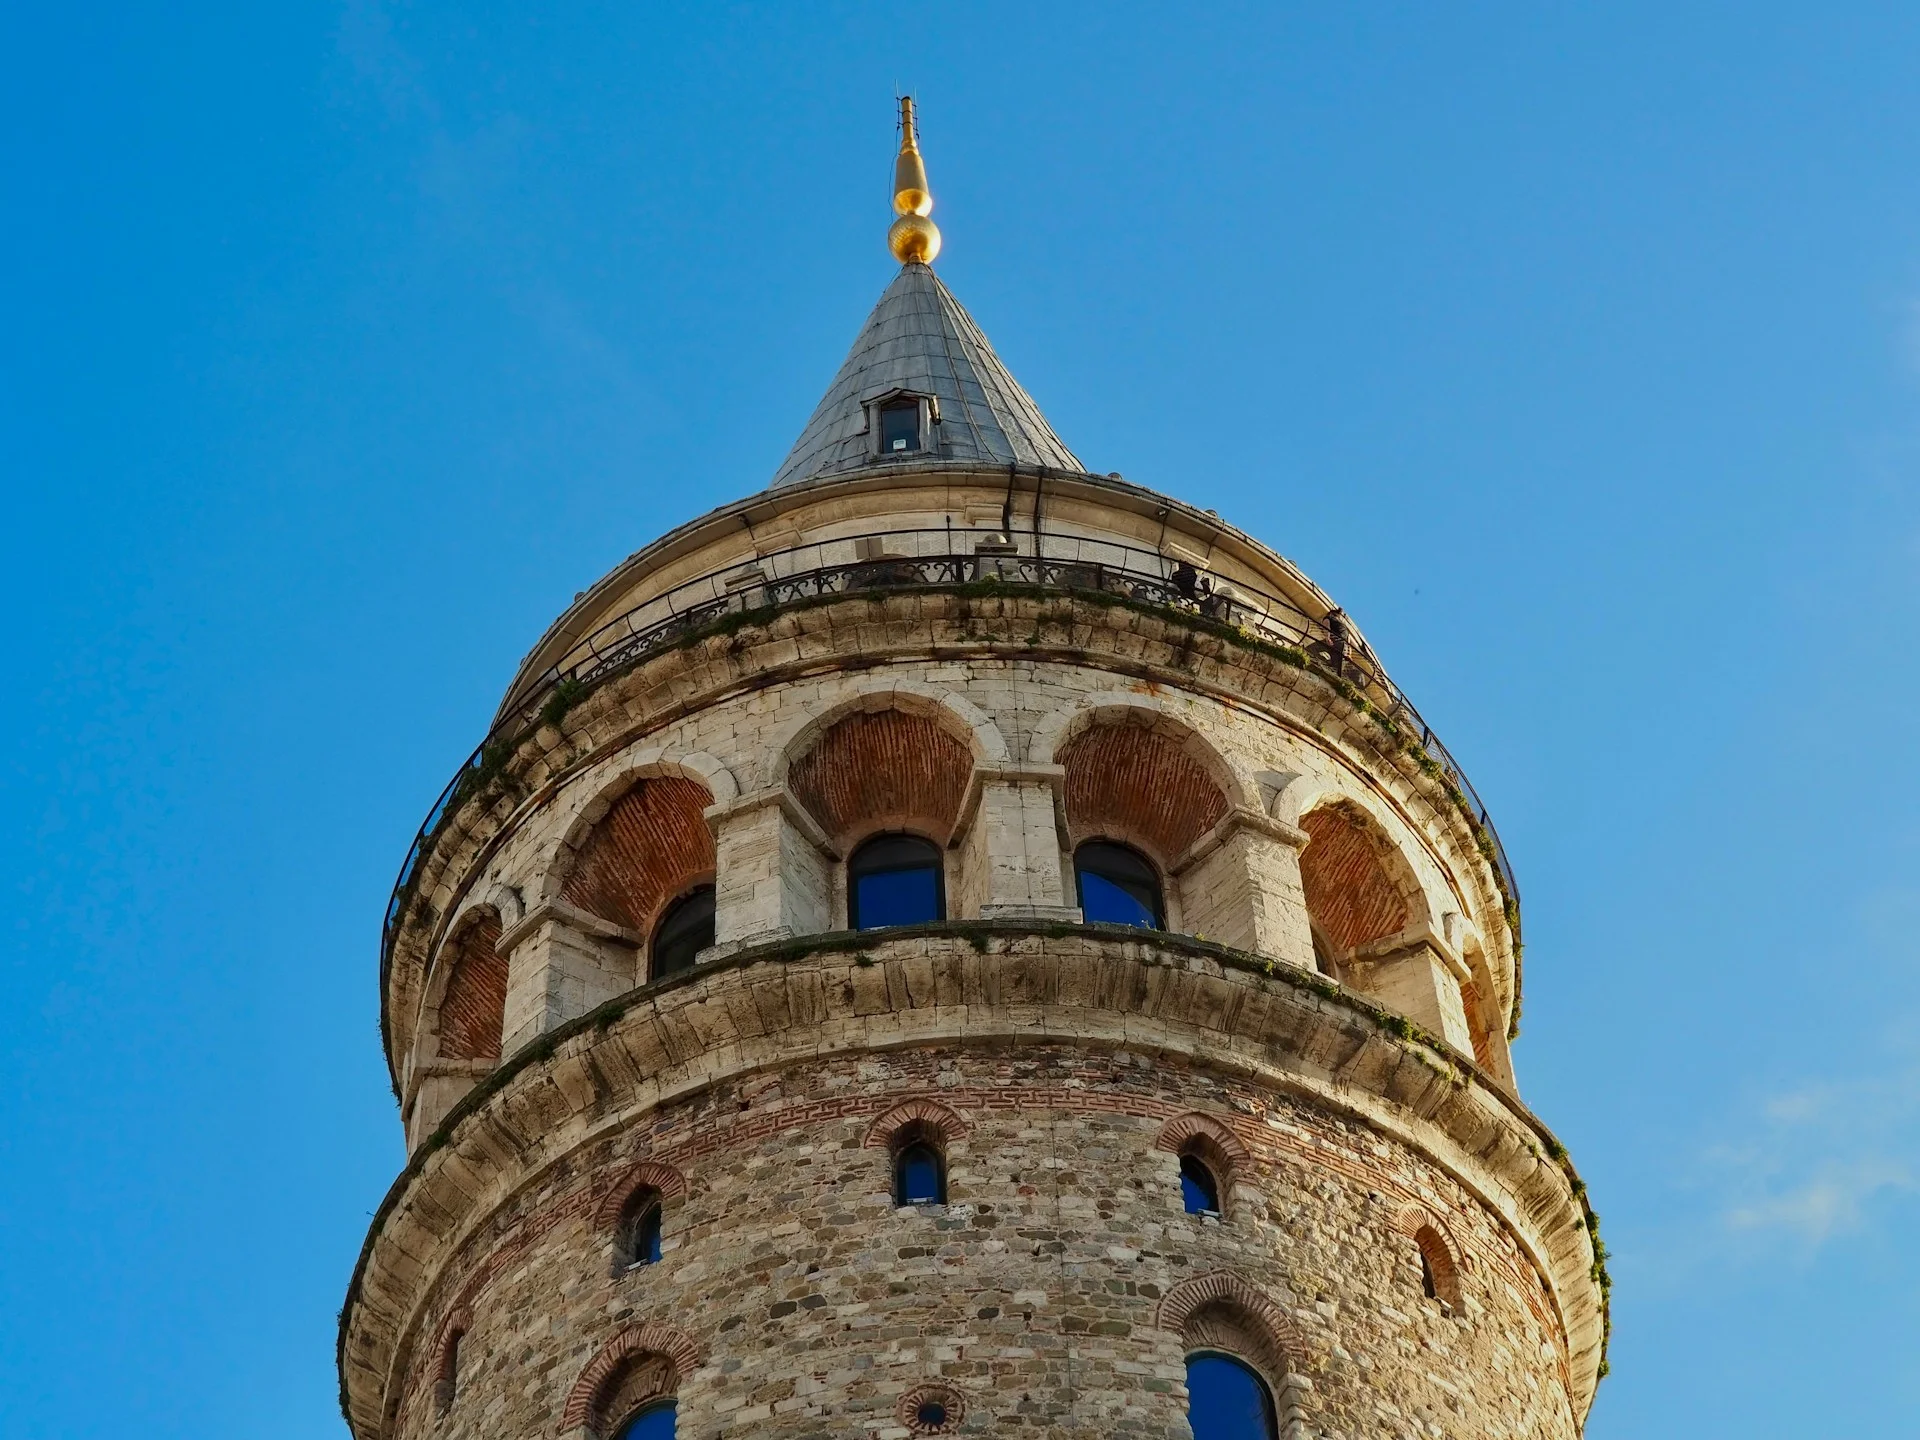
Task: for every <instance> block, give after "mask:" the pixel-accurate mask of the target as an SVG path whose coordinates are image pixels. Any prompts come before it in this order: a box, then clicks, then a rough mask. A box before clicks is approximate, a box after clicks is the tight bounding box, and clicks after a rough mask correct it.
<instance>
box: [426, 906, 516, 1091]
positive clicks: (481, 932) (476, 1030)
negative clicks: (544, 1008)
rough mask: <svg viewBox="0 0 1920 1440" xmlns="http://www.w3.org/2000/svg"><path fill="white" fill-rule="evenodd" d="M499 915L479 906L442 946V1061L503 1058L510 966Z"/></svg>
mask: <svg viewBox="0 0 1920 1440" xmlns="http://www.w3.org/2000/svg"><path fill="white" fill-rule="evenodd" d="M500 932H501V924H500V912H499V911H497V910H495V909H494V908H493V907H492V906H491V905H476V906H474V907H472V908H471V909H469V910H468V911H467V912H466V913H465V914H464V915H462V916H461V917H460V919H459V920H458V922H457V923H456V924H455V925H454V926H453V928H452V930H451V931H450V932H449V934H448V936H447V938H446V940H445V941H443V942H442V944H441V946H440V956H439V963H438V964H437V965H436V966H435V967H434V968H435V969H436V970H437V971H438V972H439V973H438V975H437V976H436V979H435V983H434V989H435V990H437V992H438V995H437V998H436V999H435V1001H434V1006H433V1024H432V1026H431V1027H430V1028H431V1031H432V1033H433V1034H434V1036H435V1037H436V1038H435V1049H436V1054H435V1056H434V1058H436V1059H441V1060H486V1061H491V1060H498V1059H499V1058H500V1040H501V1031H502V1029H503V1027H504V1025H505V1021H506V1010H507V962H506V959H505V958H504V957H503V956H502V955H501V954H500V950H499V946H500Z"/></svg>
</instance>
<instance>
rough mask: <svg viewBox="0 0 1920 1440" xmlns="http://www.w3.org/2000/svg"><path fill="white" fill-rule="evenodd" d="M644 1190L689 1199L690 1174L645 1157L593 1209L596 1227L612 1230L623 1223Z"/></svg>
mask: <svg viewBox="0 0 1920 1440" xmlns="http://www.w3.org/2000/svg"><path fill="white" fill-rule="evenodd" d="M643 1190H657V1191H659V1192H660V1196H661V1198H662V1199H664V1200H669V1201H672V1202H673V1203H674V1204H678V1203H679V1202H680V1201H682V1200H685V1199H686V1198H687V1177H686V1176H685V1175H684V1174H682V1173H681V1172H680V1171H679V1170H676V1169H675V1168H674V1167H673V1166H671V1165H664V1164H662V1163H661V1162H660V1161H658V1160H642V1161H641V1162H640V1163H639V1164H638V1165H636V1166H634V1167H633V1168H632V1169H631V1170H629V1171H627V1173H626V1174H624V1175H622V1176H621V1177H620V1179H619V1180H618V1181H617V1182H615V1184H614V1185H613V1186H612V1187H611V1188H610V1189H609V1190H608V1191H607V1193H606V1195H605V1197H603V1198H602V1199H601V1201H600V1205H599V1208H598V1209H596V1210H595V1211H594V1212H593V1223H594V1226H595V1228H597V1229H601V1230H611V1229H612V1228H613V1227H614V1226H616V1225H618V1224H619V1223H620V1217H621V1215H622V1214H623V1213H625V1211H626V1208H627V1202H628V1201H630V1200H632V1199H633V1197H634V1196H636V1195H638V1194H639V1193H640V1192H641V1191H643Z"/></svg>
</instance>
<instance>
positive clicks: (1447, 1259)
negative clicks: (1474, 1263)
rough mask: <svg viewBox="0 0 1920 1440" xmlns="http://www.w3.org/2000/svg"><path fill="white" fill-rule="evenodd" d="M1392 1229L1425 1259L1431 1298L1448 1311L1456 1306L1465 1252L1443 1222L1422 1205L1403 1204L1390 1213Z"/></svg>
mask: <svg viewBox="0 0 1920 1440" xmlns="http://www.w3.org/2000/svg"><path fill="white" fill-rule="evenodd" d="M1393 1228H1394V1229H1395V1230H1397V1231H1399V1232H1400V1234H1402V1235H1404V1236H1406V1237H1407V1238H1408V1239H1409V1240H1411V1241H1413V1243H1414V1246H1415V1247H1416V1248H1417V1249H1418V1250H1419V1252H1420V1258H1421V1259H1422V1260H1423V1261H1425V1262H1426V1273H1427V1275H1428V1276H1429V1277H1430V1278H1431V1280H1432V1282H1433V1298H1434V1299H1436V1300H1438V1301H1440V1303H1441V1304H1443V1305H1445V1306H1446V1307H1447V1309H1448V1310H1449V1311H1453V1310H1458V1309H1459V1308H1460V1279H1461V1273H1462V1271H1463V1270H1464V1269H1465V1260H1464V1257H1465V1254H1466V1252H1465V1251H1464V1250H1462V1249H1461V1248H1460V1242H1459V1241H1457V1240H1455V1239H1454V1238H1453V1235H1452V1232H1450V1231H1449V1230H1448V1229H1447V1227H1446V1225H1445V1224H1444V1222H1442V1221H1441V1220H1440V1219H1439V1218H1438V1217H1437V1216H1435V1215H1434V1214H1433V1212H1432V1211H1430V1210H1428V1209H1427V1208H1426V1207H1425V1206H1422V1205H1416V1204H1411V1203H1409V1204H1406V1205H1403V1206H1401V1207H1400V1208H1399V1210H1397V1211H1396V1212H1395V1213H1394V1216H1393Z"/></svg>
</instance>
